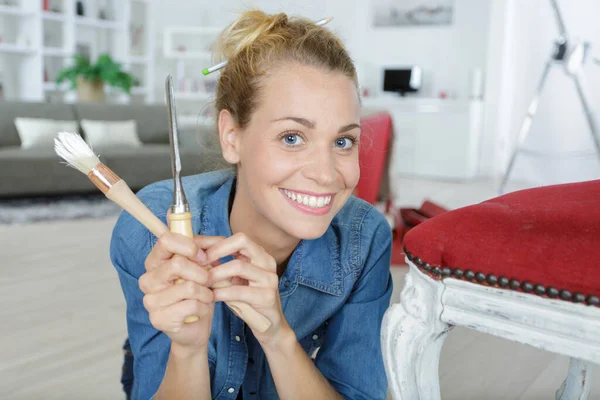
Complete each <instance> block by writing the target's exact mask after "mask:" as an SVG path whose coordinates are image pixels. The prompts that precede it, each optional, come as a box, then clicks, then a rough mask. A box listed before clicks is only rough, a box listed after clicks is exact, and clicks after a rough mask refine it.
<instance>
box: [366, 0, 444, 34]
mask: <svg viewBox="0 0 600 400" xmlns="http://www.w3.org/2000/svg"><path fill="white" fill-rule="evenodd" d="M371 4H372V7H373V13H372V15H373V21H372V22H373V27H375V28H394V27H413V26H444V25H452V23H453V16H454V0H372V3H371Z"/></svg>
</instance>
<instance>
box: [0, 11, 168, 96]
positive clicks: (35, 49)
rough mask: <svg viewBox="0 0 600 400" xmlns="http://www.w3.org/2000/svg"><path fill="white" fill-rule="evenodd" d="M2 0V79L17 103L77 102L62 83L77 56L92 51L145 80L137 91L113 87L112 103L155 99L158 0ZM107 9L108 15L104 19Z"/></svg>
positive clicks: (0, 62) (108, 93)
mask: <svg viewBox="0 0 600 400" xmlns="http://www.w3.org/2000/svg"><path fill="white" fill-rule="evenodd" d="M4 2H5V1H3V0H0V79H1V83H2V86H3V89H4V98H5V99H6V100H11V101H44V100H47V101H48V100H50V101H66V102H72V101H76V100H77V98H76V94H75V93H74V92H72V91H70V88H69V85H56V83H55V79H56V76H57V75H58V72H59V71H60V69H62V67H64V66H67V65H70V63H71V62H72V56H73V55H74V54H77V53H86V54H87V55H89V56H90V57H91V59H92V61H95V60H96V59H97V57H98V55H99V54H102V53H109V54H110V55H111V57H112V58H113V59H114V60H115V61H117V62H118V63H120V64H121V65H122V66H123V68H124V69H125V70H127V71H129V72H131V73H133V74H134V75H135V76H136V77H137V78H138V80H140V82H141V86H140V87H135V88H133V90H132V93H131V95H130V96H129V95H126V94H125V93H123V92H121V91H118V90H114V89H109V88H107V89H108V90H107V101H109V102H119V103H123V102H144V103H152V102H154V101H155V94H154V90H153V86H152V85H153V84H154V82H155V79H154V74H155V70H154V68H155V67H154V58H155V51H156V50H155V49H156V44H155V40H156V37H155V35H154V19H155V16H154V0H146V1H142V0H105V1H84V2H83V4H84V15H83V16H79V15H76V14H77V13H76V3H77V1H76V0H50V1H49V2H48V3H49V5H50V7H49V8H50V9H49V10H43V9H42V7H43V6H42V4H43V2H42V1H41V0H11V1H10V3H11V5H5V4H3V3H4ZM101 8H102V11H103V14H104V18H100V14H101Z"/></svg>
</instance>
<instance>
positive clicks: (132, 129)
mask: <svg viewBox="0 0 600 400" xmlns="http://www.w3.org/2000/svg"><path fill="white" fill-rule="evenodd" d="M81 129H83V134H84V136H85V141H86V142H87V144H88V145H90V147H91V148H93V149H95V150H96V151H98V149H101V148H104V147H110V146H124V147H140V146H141V145H142V142H141V141H140V138H139V137H138V134H137V123H136V121H135V120H134V119H131V120H129V121H93V120H91V119H82V120H81Z"/></svg>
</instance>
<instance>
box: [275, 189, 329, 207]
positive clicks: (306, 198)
mask: <svg viewBox="0 0 600 400" xmlns="http://www.w3.org/2000/svg"><path fill="white" fill-rule="evenodd" d="M281 190H282V192H283V193H284V194H285V195H286V196H287V197H288V198H289V199H290V200H292V201H295V202H296V203H298V204H299V205H304V206H306V207H310V208H314V209H319V208H326V207H329V205H330V204H331V199H332V197H333V196H332V195H325V196H312V195H308V194H304V193H298V192H294V191H291V190H287V189H281Z"/></svg>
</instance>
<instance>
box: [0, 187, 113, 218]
mask: <svg viewBox="0 0 600 400" xmlns="http://www.w3.org/2000/svg"><path fill="white" fill-rule="evenodd" d="M120 212H121V208H120V207H119V206H118V205H116V204H115V203H113V202H111V201H110V200H108V199H107V198H106V197H104V195H103V194H101V193H98V194H90V195H78V196H59V197H36V198H22V199H0V225H23V224H29V223H34V222H42V221H57V220H72V219H83V218H103V217H109V216H116V215H119V213H120Z"/></svg>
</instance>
